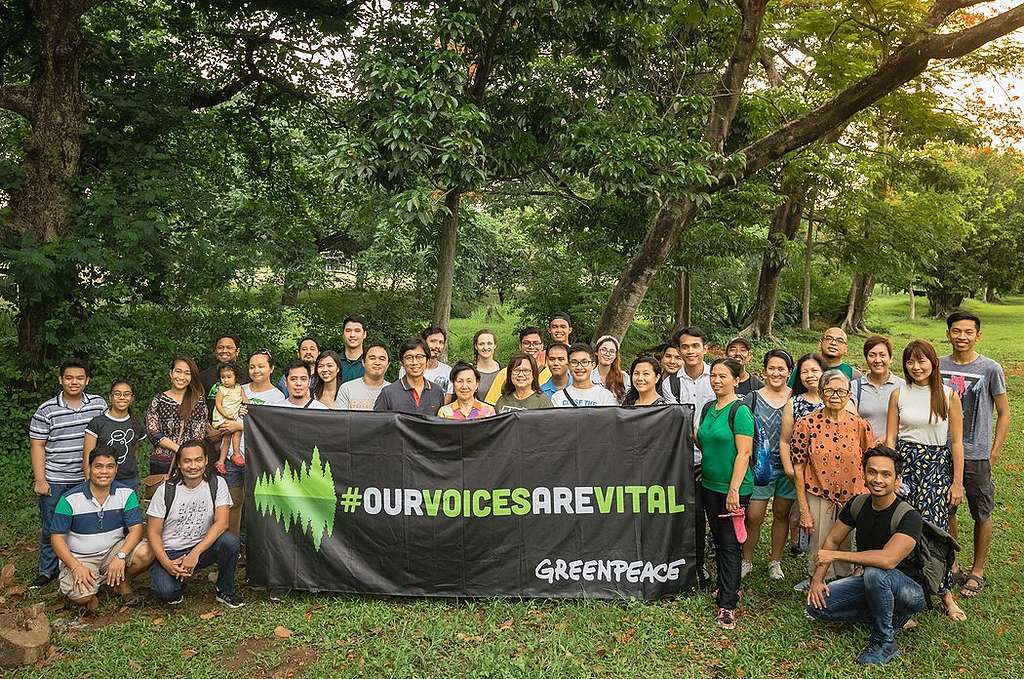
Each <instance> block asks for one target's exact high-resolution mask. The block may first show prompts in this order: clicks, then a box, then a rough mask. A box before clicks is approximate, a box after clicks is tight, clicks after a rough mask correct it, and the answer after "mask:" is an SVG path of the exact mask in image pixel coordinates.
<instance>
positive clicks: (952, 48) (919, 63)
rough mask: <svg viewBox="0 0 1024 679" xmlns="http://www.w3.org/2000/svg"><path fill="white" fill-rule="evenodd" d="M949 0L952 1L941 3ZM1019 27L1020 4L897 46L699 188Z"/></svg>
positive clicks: (798, 143)
mask: <svg viewBox="0 0 1024 679" xmlns="http://www.w3.org/2000/svg"><path fill="white" fill-rule="evenodd" d="M947 4H955V3H947ZM1021 26H1024V3H1021V4H1020V5H1018V6H1016V7H1014V8H1013V9H1010V10H1007V11H1006V12H1003V13H1002V14H999V15H997V16H995V17H992V18H991V19H988V20H986V21H983V22H981V23H979V24H977V25H975V26H972V27H971V28H968V29H965V30H963V31H959V32H956V33H947V34H934V33H929V34H927V35H926V36H925V37H921V38H920V39H918V40H916V41H914V42H912V43H910V44H908V45H906V46H904V47H901V48H900V49H899V50H897V51H896V52H895V53H894V54H893V55H892V56H891V57H890V58H888V59H886V60H885V61H883V62H882V64H881V65H880V66H879V68H878V69H877V70H876V71H875V72H874V73H872V74H870V75H868V76H866V77H864V78H862V79H861V80H859V81H857V82H856V83H854V84H853V85H851V86H850V87H848V88H846V89H845V90H843V91H842V92H840V93H839V94H837V95H836V96H835V97H833V98H832V99H831V100H829V101H828V102H826V103H824V104H822V105H821V106H819V107H818V108H816V109H814V110H813V111H810V112H809V113H807V114H805V115H804V116H802V117H800V118H797V119H796V120H794V121H793V122H791V123H789V124H788V125H785V126H784V127H782V128H781V129H779V130H777V131H776V132H773V133H772V134H770V135H768V136H767V137H763V138H762V139H759V140H757V141H756V142H753V143H752V144H749V145H748V146H747V147H746V148H744V149H743V150H741V151H740V152H739V153H742V154H743V155H744V157H745V159H746V165H745V167H744V169H743V170H742V171H741V172H740V173H739V174H738V175H730V174H727V173H725V172H720V173H719V181H718V182H716V183H714V184H712V185H711V186H709V187H706V188H704V189H702V190H703V191H707V192H714V191H718V190H720V189H722V188H725V187H728V186H732V185H733V184H735V183H736V182H737V181H738V180H739V179H742V178H745V177H749V176H750V175H752V174H754V173H755V172H757V171H758V170H760V169H761V168H763V167H765V166H766V165H769V164H770V163H772V162H774V161H776V160H778V159H779V158H781V157H782V156H784V155H786V154H787V153H789V152H790V151H793V150H796V149H798V148H801V147H803V146H806V145H808V144H810V143H812V142H814V141H816V140H818V139H819V138H821V136H822V135H824V134H825V133H827V132H828V131H829V130H832V129H833V128H835V127H837V126H838V125H841V124H842V123H843V122H845V121H846V120H848V119H849V118H850V117H852V116H853V115H855V114H857V113H859V112H860V111H862V110H864V109H865V108H867V107H869V106H871V105H872V104H874V103H875V102H877V101H878V100H879V99H881V98H882V97H884V96H885V95H887V94H889V93H890V92H892V91H894V90H896V89H898V88H899V87H902V86H903V85H905V84H907V83H908V82H910V81H911V80H913V79H914V78H915V77H917V76H918V75H920V74H921V73H922V72H923V71H924V70H925V69H926V68H927V67H928V62H929V61H931V60H932V59H955V58H958V57H962V56H964V55H965V54H969V53H970V52H971V51H972V50H975V49H977V48H978V47H980V46H982V45H984V44H985V43H987V42H990V41H992V40H995V39H996V38H1000V37H1002V36H1004V35H1006V34H1008V33H1011V32H1012V31H1014V30H1016V29H1018V28H1020V27H1021Z"/></svg>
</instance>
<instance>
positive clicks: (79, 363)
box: [60, 357, 92, 377]
mask: <svg viewBox="0 0 1024 679" xmlns="http://www.w3.org/2000/svg"><path fill="white" fill-rule="evenodd" d="M68 368H81V369H82V370H84V371H85V376H86V377H92V370H91V369H90V368H89V362H88V361H87V360H85V359H84V358H76V357H72V358H65V359H64V360H63V361H61V364H60V376H61V377H64V373H65V372H66V371H67V369H68Z"/></svg>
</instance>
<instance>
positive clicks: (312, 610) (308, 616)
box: [302, 604, 324, 621]
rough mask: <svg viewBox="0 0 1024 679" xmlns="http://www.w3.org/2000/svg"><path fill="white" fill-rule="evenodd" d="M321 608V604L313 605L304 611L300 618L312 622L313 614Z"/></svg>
mask: <svg viewBox="0 0 1024 679" xmlns="http://www.w3.org/2000/svg"><path fill="white" fill-rule="evenodd" d="M323 607H324V606H323V604H313V605H312V606H310V607H309V608H307V609H306V612H305V613H303V614H302V617H304V618H305V619H306V620H307V621H309V620H312V619H313V613H315V612H316V611H318V610H320V609H321V608H323Z"/></svg>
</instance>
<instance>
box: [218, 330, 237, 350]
mask: <svg viewBox="0 0 1024 679" xmlns="http://www.w3.org/2000/svg"><path fill="white" fill-rule="evenodd" d="M225 337H227V338H228V339H229V340H231V341H232V342H234V343H235V349H238V347H240V346H242V338H241V337H239V336H238V335H231V334H228V333H223V334H220V335H217V336H216V337H214V338H213V348H214V349H216V348H217V345H218V344H220V341H221V340H222V339H224V338H225Z"/></svg>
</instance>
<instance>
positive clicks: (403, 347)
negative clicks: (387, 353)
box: [398, 337, 430, 361]
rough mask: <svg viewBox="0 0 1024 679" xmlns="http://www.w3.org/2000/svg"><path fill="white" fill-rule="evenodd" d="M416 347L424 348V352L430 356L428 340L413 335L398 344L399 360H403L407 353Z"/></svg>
mask: <svg viewBox="0 0 1024 679" xmlns="http://www.w3.org/2000/svg"><path fill="white" fill-rule="evenodd" d="M416 348H419V349H422V350H423V353H424V354H426V355H427V356H428V357H429V356H430V347H428V346H427V343H426V341H425V340H422V339H420V338H419V337H411V338H409V339H407V340H405V341H404V342H402V343H401V344H399V345H398V360H399V361H401V360H402V359H404V358H405V355H406V354H407V353H409V352H410V351H412V350H413V349H416Z"/></svg>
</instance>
